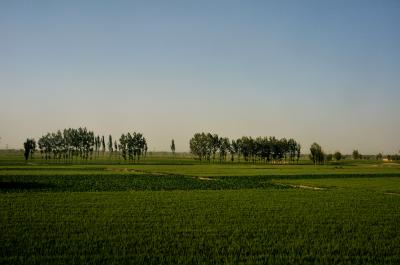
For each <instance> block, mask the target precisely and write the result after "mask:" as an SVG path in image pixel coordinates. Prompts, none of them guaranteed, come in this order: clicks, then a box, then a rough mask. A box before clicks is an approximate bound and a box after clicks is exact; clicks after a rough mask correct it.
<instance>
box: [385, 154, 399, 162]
mask: <svg viewBox="0 0 400 265" xmlns="http://www.w3.org/2000/svg"><path fill="white" fill-rule="evenodd" d="M386 159H387V160H389V161H393V160H400V155H397V154H396V155H387V156H386Z"/></svg>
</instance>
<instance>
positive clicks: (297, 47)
mask: <svg viewBox="0 0 400 265" xmlns="http://www.w3.org/2000/svg"><path fill="white" fill-rule="evenodd" d="M399 29H400V1H396V0H394V1H390V0H385V1H366V0H365V1H323V0H322V1H320V0H319V1H183V0H182V1H11V0H10V1H1V2H0V40H1V41H0V93H1V94H0V95H1V97H0V137H1V138H2V139H1V141H0V148H4V147H5V145H6V144H8V145H9V146H10V147H18V148H20V147H21V146H22V145H21V144H22V142H23V140H24V139H25V138H26V137H27V136H29V137H36V138H37V137H39V136H40V135H42V133H45V132H47V131H54V130H56V129H59V128H64V127H77V126H87V127H88V128H90V129H92V130H94V131H95V132H96V133H99V134H105V135H107V134H109V133H111V134H113V135H114V136H119V135H120V134H121V133H122V132H126V131H128V130H129V131H132V130H136V131H141V132H143V133H144V134H145V136H146V137H147V138H148V140H149V143H150V149H151V150H153V149H156V150H168V149H169V144H170V140H171V139H172V138H174V139H175V141H176V145H177V150H179V151H186V150H188V148H189V147H188V141H189V138H190V137H191V136H192V135H193V134H194V133H195V132H200V131H213V132H215V133H218V134H221V135H224V136H228V137H234V138H236V137H240V136H242V135H250V136H258V135H268V136H269V135H274V136H277V137H293V138H295V139H297V140H299V141H300V142H301V143H302V145H303V151H306V152H307V151H308V148H309V146H310V144H311V143H312V142H314V141H316V142H318V143H320V144H321V145H322V147H323V148H324V149H325V150H326V151H328V152H330V151H332V152H333V151H335V150H340V151H342V152H351V151H352V150H353V149H354V148H358V149H359V150H360V152H362V153H378V152H385V153H387V152H390V153H394V152H397V151H398V150H399V149H400V120H399V113H400V103H399V102H400V30H399Z"/></svg>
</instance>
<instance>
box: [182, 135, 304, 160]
mask: <svg viewBox="0 0 400 265" xmlns="http://www.w3.org/2000/svg"><path fill="white" fill-rule="evenodd" d="M189 144H190V151H191V153H192V154H194V155H195V156H197V157H198V159H199V160H206V161H209V162H210V161H211V160H212V161H213V162H214V161H215V159H216V158H218V159H219V161H220V162H222V161H225V160H226V158H227V155H228V153H229V154H230V155H231V161H234V157H235V156H236V157H237V159H238V161H240V158H241V157H243V159H244V160H245V161H251V162H253V163H255V162H264V163H282V162H283V161H287V162H289V163H294V162H295V161H297V162H298V160H299V158H300V154H301V153H300V151H301V146H300V144H299V143H297V142H296V141H295V140H294V139H286V138H282V139H277V138H275V137H257V138H252V137H247V136H243V137H242V138H239V139H237V140H230V139H229V138H226V137H219V136H218V135H217V134H211V133H204V132H203V133H196V134H195V135H194V136H193V137H192V138H191V139H190V143H189ZM217 154H218V157H217Z"/></svg>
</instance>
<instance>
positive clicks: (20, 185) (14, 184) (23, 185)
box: [0, 181, 54, 191]
mask: <svg viewBox="0 0 400 265" xmlns="http://www.w3.org/2000/svg"><path fill="white" fill-rule="evenodd" d="M51 188H54V185H52V184H49V183H38V182H20V181H8V182H0V191H28V190H32V191H35V190H49V189H51Z"/></svg>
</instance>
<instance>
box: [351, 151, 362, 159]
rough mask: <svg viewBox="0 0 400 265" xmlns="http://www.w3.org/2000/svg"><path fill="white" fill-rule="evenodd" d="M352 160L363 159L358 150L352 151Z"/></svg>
mask: <svg viewBox="0 0 400 265" xmlns="http://www.w3.org/2000/svg"><path fill="white" fill-rule="evenodd" d="M353 159H363V155H362V154H360V152H358V150H353Z"/></svg>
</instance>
